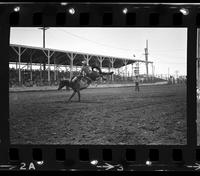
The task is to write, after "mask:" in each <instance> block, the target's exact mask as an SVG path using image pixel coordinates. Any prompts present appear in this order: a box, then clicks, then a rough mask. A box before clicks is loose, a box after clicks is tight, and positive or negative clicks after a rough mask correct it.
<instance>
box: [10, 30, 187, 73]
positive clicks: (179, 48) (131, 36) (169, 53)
mask: <svg viewBox="0 0 200 176" xmlns="http://www.w3.org/2000/svg"><path fill="white" fill-rule="evenodd" d="M45 36H46V40H45V41H46V42H45V43H46V48H51V49H60V50H66V51H76V52H83V53H90V54H100V55H106V56H113V57H122V58H128V59H139V60H145V56H144V48H145V47H146V40H148V49H149V61H153V62H154V66H155V74H168V72H169V73H170V74H171V75H173V74H175V72H176V71H178V74H179V75H186V74H187V68H186V67H187V29H186V28H94V27H92V28H84V27H82V28H77V27H76V28H72V27H67V28H66V27H65V28H61V27H57V28H53V27H52V28H49V29H47V30H46V33H45ZM10 43H11V44H21V45H28V46H37V47H42V46H43V33H42V30H40V29H38V28H30V27H26V28H22V27H15V28H11V31H10ZM134 55H135V57H134ZM129 69H130V68H129ZM151 69H152V67H151V66H149V72H150V73H151ZM140 73H141V74H142V73H145V65H144V64H140Z"/></svg>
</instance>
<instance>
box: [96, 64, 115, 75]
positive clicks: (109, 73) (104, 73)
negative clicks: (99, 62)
mask: <svg viewBox="0 0 200 176" xmlns="http://www.w3.org/2000/svg"><path fill="white" fill-rule="evenodd" d="M94 68H96V69H97V70H98V71H99V74H101V75H112V74H113V73H114V72H108V73H106V72H102V71H101V68H100V67H98V66H92V71H93V70H94Z"/></svg>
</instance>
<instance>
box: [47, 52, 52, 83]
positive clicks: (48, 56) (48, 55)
mask: <svg viewBox="0 0 200 176" xmlns="http://www.w3.org/2000/svg"><path fill="white" fill-rule="evenodd" d="M50 57H51V56H50V51H49V50H48V51H47V58H48V83H49V85H50V80H51V79H50V76H51V75H50Z"/></svg>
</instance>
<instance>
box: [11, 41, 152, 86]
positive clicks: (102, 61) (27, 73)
mask: <svg viewBox="0 0 200 176" xmlns="http://www.w3.org/2000/svg"><path fill="white" fill-rule="evenodd" d="M83 60H86V61H87V63H88V64H89V65H99V66H100V68H101V69H102V70H107V71H113V72H114V74H113V76H112V77H111V78H109V79H108V82H107V83H115V82H117V83H120V82H123V83H127V82H129V81H132V80H133V77H134V75H135V74H136V73H134V72H133V69H134V65H133V64H136V65H137V64H138V63H145V64H146V61H143V60H136V59H127V58H116V57H112V56H103V55H94V54H89V53H80V52H72V51H64V50H56V49H50V48H41V47H33V46H25V45H16V44H11V45H10V48H9V68H10V72H9V78H10V79H9V85H10V87H13V86H22V85H23V86H33V85H36V86H43V85H57V84H58V82H59V80H60V79H63V78H64V79H69V78H72V76H73V75H77V74H78V71H79V70H80V68H81V62H82V61H83ZM148 64H153V62H150V61H148ZM128 65H132V73H131V75H130V74H129V72H128V69H127V66H128ZM138 65H139V64H138ZM122 67H124V68H125V69H124V70H123V73H121V72H120V68H122ZM135 68H136V67H135ZM137 69H139V68H137ZM145 79H146V78H145Z"/></svg>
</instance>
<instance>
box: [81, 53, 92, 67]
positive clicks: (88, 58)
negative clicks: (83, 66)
mask: <svg viewBox="0 0 200 176" xmlns="http://www.w3.org/2000/svg"><path fill="white" fill-rule="evenodd" d="M83 57H84V59H85V60H86V62H87V65H89V61H90V59H91V56H89V55H88V54H87V55H83Z"/></svg>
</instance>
